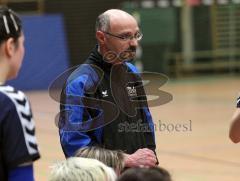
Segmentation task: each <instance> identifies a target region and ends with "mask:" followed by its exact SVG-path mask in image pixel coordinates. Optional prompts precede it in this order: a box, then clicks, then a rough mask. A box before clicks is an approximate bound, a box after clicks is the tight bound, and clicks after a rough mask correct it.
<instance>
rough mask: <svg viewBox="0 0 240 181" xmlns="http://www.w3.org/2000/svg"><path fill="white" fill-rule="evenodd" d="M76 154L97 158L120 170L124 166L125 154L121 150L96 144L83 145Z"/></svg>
mask: <svg viewBox="0 0 240 181" xmlns="http://www.w3.org/2000/svg"><path fill="white" fill-rule="evenodd" d="M75 156H77V157H84V158H94V159H97V160H99V161H101V162H103V163H104V164H106V165H107V166H109V167H111V168H113V169H114V170H115V171H119V172H121V171H122V170H123V168H124V154H123V152H122V151H119V150H108V149H105V148H101V147H96V146H91V147H83V148H80V149H79V150H77V152H76V154H75Z"/></svg>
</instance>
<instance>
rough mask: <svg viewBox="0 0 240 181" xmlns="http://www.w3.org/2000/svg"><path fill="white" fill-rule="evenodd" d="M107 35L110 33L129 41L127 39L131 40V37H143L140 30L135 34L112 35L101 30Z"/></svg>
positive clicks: (138, 39) (139, 38)
mask: <svg viewBox="0 0 240 181" xmlns="http://www.w3.org/2000/svg"><path fill="white" fill-rule="evenodd" d="M103 33H105V34H107V35H110V36H112V37H115V38H119V39H121V40H123V41H129V40H133V39H136V40H137V41H140V40H141V39H142V37H143V34H142V33H141V32H137V33H136V34H135V35H133V36H132V35H114V34H112V33H109V32H103Z"/></svg>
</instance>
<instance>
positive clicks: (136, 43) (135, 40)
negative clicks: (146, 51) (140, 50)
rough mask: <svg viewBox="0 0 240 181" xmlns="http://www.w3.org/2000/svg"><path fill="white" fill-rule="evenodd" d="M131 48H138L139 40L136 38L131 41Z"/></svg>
mask: <svg viewBox="0 0 240 181" xmlns="http://www.w3.org/2000/svg"><path fill="white" fill-rule="evenodd" d="M129 45H130V46H134V47H137V46H138V40H137V39H136V38H133V39H131V40H130V41H129Z"/></svg>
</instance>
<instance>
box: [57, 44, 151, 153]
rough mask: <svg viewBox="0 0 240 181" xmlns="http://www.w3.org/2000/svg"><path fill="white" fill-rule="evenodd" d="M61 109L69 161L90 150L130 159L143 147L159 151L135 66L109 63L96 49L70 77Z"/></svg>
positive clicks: (64, 141)
mask: <svg viewBox="0 0 240 181" xmlns="http://www.w3.org/2000/svg"><path fill="white" fill-rule="evenodd" d="M60 109H61V113H60V117H59V128H60V129H59V134H60V141H61V145H62V148H63V151H64V154H65V156H66V157H69V156H73V155H74V153H75V152H76V151H77V150H78V149H79V148H81V147H84V146H91V145H95V146H96V145H98V146H101V147H104V148H106V149H111V150H122V151H124V152H125V153H128V154H132V153H134V152H135V151H136V150H138V149H140V148H149V149H151V150H153V151H154V152H155V149H156V145H155V138H154V124H153V121H152V117H151V114H150V112H149V109H148V105H147V99H146V95H145V91H144V88H143V85H142V80H141V77H140V75H139V74H138V72H137V69H136V67H135V66H133V65H132V64H131V63H128V62H124V63H122V64H118V65H113V64H110V63H108V62H105V61H104V60H103V57H102V56H101V55H100V54H99V53H98V51H97V47H96V48H94V49H93V51H92V52H91V53H90V55H89V57H88V58H87V60H86V62H85V63H84V64H82V65H80V66H79V67H78V68H76V69H75V70H74V71H73V72H72V73H71V75H70V76H69V77H68V80H67V82H66V85H65V87H64V89H63V91H62V96H61V106H60Z"/></svg>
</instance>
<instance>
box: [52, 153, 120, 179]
mask: <svg viewBox="0 0 240 181" xmlns="http://www.w3.org/2000/svg"><path fill="white" fill-rule="evenodd" d="M66 180H67V181H115V180H116V174H115V173H114V171H113V169H111V168H110V167H107V166H106V165H104V164H103V163H101V162H100V161H98V160H95V159H89V158H80V157H70V158H68V159H67V160H64V161H60V162H58V163H55V164H54V165H53V166H52V170H51V175H50V178H49V181H66Z"/></svg>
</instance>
